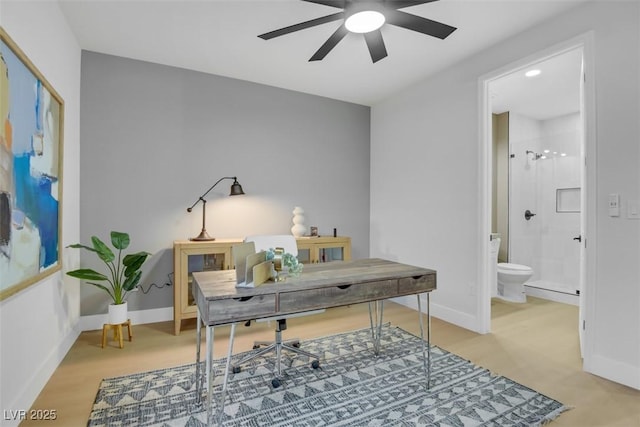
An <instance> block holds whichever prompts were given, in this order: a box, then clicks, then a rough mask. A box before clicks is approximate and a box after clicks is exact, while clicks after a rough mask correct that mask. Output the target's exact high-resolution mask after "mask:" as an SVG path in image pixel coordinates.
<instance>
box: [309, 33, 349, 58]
mask: <svg viewBox="0 0 640 427" xmlns="http://www.w3.org/2000/svg"><path fill="white" fill-rule="evenodd" d="M348 32H349V30H347V28H346V27H345V26H344V24H342V25H340V26H339V27H338V29H337V30H336V32H335V33H333V34H331V37H329V38H328V39H327V41H326V42H324V44H323V45H322V46H320V49H318V51H317V52H316V53H314V54H313V56H312V57H311V58H310V59H309V61H321V60H322V59H324V57H325V56H327V54H328V53H329V52H331V49H333V48H334V47H336V45H337V44H338V43H339V42H340V40H342V39H343V38H344V36H346V35H347V33H348Z"/></svg>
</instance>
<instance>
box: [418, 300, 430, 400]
mask: <svg viewBox="0 0 640 427" xmlns="http://www.w3.org/2000/svg"><path fill="white" fill-rule="evenodd" d="M426 295H427V350H426V355H425V345H424V326H423V321H422V303H421V300H420V294H417V295H416V297H417V298H418V322H419V323H420V342H421V343H422V364H423V366H424V374H425V376H426V377H427V389H429V388H430V387H431V313H430V312H429V293H428V292H427V293H426Z"/></svg>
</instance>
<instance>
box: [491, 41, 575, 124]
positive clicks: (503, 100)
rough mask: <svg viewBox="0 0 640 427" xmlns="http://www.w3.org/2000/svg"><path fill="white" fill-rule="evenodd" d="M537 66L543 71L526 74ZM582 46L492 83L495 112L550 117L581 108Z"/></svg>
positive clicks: (539, 117) (539, 118) (533, 117)
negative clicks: (535, 73)
mask: <svg viewBox="0 0 640 427" xmlns="http://www.w3.org/2000/svg"><path fill="white" fill-rule="evenodd" d="M532 69H537V70H540V74H539V75H537V76H535V77H526V76H525V72H526V71H529V70H532ZM581 75H582V49H574V50H571V51H569V52H565V53H563V54H561V55H557V56H554V57H552V58H549V59H546V60H544V61H541V62H539V63H537V64H531V65H530V66H528V67H526V68H524V69H521V70H518V71H515V72H513V73H511V74H509V75H507V76H504V77H501V78H499V79H497V80H494V81H492V82H491V83H490V84H489V94H490V96H491V107H492V112H494V113H496V114H500V113H503V112H505V111H510V112H516V113H519V114H522V115H525V116H527V117H530V118H532V119H537V120H547V119H550V118H554V117H559V116H563V115H565V114H569V113H575V112H577V111H579V110H580V76H581Z"/></svg>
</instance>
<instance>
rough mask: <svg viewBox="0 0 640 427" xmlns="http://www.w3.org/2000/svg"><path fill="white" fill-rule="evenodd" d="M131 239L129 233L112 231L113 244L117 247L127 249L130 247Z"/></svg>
mask: <svg viewBox="0 0 640 427" xmlns="http://www.w3.org/2000/svg"><path fill="white" fill-rule="evenodd" d="M130 242H131V240H130V239H129V235H128V234H127V233H122V232H120V231H112V232H111V244H112V245H113V247H114V248H116V249H120V250H123V249H127V248H128V247H129V243H130Z"/></svg>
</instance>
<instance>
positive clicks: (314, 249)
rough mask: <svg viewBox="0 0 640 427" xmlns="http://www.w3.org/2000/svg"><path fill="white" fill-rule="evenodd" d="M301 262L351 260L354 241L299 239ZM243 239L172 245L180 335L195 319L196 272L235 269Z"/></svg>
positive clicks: (175, 309) (176, 320)
mask: <svg viewBox="0 0 640 427" xmlns="http://www.w3.org/2000/svg"><path fill="white" fill-rule="evenodd" d="M296 242H297V245H298V259H299V260H300V262H302V263H305V264H316V263H321V262H329V261H334V260H340V261H348V260H350V259H351V237H344V236H338V237H329V236H321V237H297V238H296ZM240 243H242V239H239V238H238V239H216V240H212V241H208V242H206V241H205V242H198V241H192V240H177V241H175V242H173V273H174V280H173V282H174V286H173V321H174V332H175V334H176V335H179V334H180V328H181V327H182V320H183V319H193V318H195V317H196V303H195V299H194V297H193V293H192V292H191V289H192V287H191V282H192V273H193V272H194V271H210V270H229V269H234V268H235V266H234V265H233V256H232V255H233V254H232V253H231V248H232V247H233V246H234V245H237V244H240Z"/></svg>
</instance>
